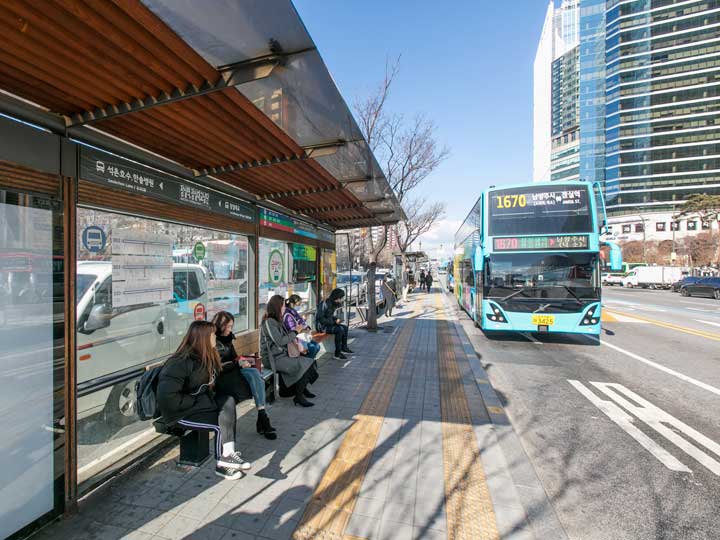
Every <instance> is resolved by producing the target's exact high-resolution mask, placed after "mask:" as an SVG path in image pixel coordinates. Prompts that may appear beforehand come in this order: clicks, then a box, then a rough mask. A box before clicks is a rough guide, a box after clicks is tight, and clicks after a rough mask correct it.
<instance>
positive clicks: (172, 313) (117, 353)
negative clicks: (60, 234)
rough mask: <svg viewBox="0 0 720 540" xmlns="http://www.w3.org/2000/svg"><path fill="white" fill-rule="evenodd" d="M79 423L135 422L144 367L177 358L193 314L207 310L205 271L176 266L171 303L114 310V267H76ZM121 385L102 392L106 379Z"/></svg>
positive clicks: (88, 264)
mask: <svg viewBox="0 0 720 540" xmlns="http://www.w3.org/2000/svg"><path fill="white" fill-rule="evenodd" d="M77 299H78V301H77V329H78V330H77V359H78V362H77V366H78V367H77V381H78V393H79V395H80V397H79V399H78V418H83V417H87V416H91V415H94V414H97V413H101V412H102V413H103V414H104V417H105V418H104V420H105V421H107V422H108V423H110V424H113V425H118V426H122V425H126V424H129V423H132V422H133V421H134V420H135V419H136V415H135V380H136V379H137V376H138V375H139V373H138V372H139V370H141V369H142V368H143V367H144V366H146V365H148V364H150V363H153V362H157V361H158V360H162V359H163V358H165V357H167V356H168V355H170V354H172V353H173V352H175V350H176V349H177V347H178V345H179V344H180V341H181V340H182V338H183V336H184V335H185V333H186V331H187V328H188V326H190V323H191V322H192V321H193V320H194V319H195V316H194V313H195V308H196V306H197V305H198V304H203V306H204V307H205V309H207V280H206V275H205V269H204V268H203V267H202V266H200V265H196V264H178V263H176V264H173V299H172V300H171V301H170V302H165V303H159V304H152V303H151V304H138V305H133V306H127V307H116V308H113V307H112V263H110V262H94V261H86V262H79V263H78V266H77ZM110 377H112V378H120V379H123V381H122V382H119V383H117V384H115V385H113V386H109V387H106V388H103V389H102V390H98V391H94V390H93V387H95V386H98V387H102V386H103V379H105V380H106V379H108V378H110Z"/></svg>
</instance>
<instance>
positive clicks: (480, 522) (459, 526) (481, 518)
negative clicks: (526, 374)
mask: <svg viewBox="0 0 720 540" xmlns="http://www.w3.org/2000/svg"><path fill="white" fill-rule="evenodd" d="M437 302H438V304H440V298H439V297H438V298H437ZM438 307H439V309H440V308H441V306H438ZM437 334H438V352H439V359H438V360H439V376H440V404H441V417H442V439H443V471H444V476H445V511H446V514H447V531H448V540H497V539H499V538H500V535H499V533H498V530H497V523H496V520H495V511H494V510H493V505H492V500H491V498H490V490H489V489H488V485H487V480H486V478H485V470H484V468H483V466H482V462H481V461H480V448H479V446H478V442H477V438H476V437H475V432H474V431H473V428H472V417H471V416H470V408H469V406H468V403H467V398H466V397H465V391H464V390H463V386H462V379H461V375H460V367H459V366H458V363H457V359H456V358H455V347H454V343H453V340H452V336H451V332H450V327H449V325H448V323H447V321H438V323H437ZM492 412H495V411H492ZM500 413H502V409H500Z"/></svg>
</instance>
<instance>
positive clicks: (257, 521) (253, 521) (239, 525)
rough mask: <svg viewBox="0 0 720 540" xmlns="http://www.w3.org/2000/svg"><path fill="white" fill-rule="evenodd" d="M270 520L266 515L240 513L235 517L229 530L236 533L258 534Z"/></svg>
mask: <svg viewBox="0 0 720 540" xmlns="http://www.w3.org/2000/svg"><path fill="white" fill-rule="evenodd" d="M269 518H270V516H269V515H268V514H249V513H246V512H242V513H240V514H238V515H237V516H235V519H234V520H233V523H232V526H231V528H232V529H233V530H236V531H242V532H246V533H253V534H258V533H259V532H260V531H261V530H262V528H263V527H264V526H265V523H266V522H267V520H268V519H269Z"/></svg>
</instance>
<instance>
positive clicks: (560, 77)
mask: <svg viewBox="0 0 720 540" xmlns="http://www.w3.org/2000/svg"><path fill="white" fill-rule="evenodd" d="M578 75H579V66H578V47H577V46H575V47H573V48H572V49H570V50H569V51H567V52H566V53H565V54H563V55H561V56H560V57H558V58H557V59H555V60H554V61H553V63H552V105H551V126H552V129H551V141H552V147H551V148H552V149H551V159H550V180H552V181H555V180H577V179H578V178H579V177H580V168H579V165H580V159H579V144H580V141H579V135H580V130H579V123H580V116H579V104H580V101H579V96H578V91H579V77H578Z"/></svg>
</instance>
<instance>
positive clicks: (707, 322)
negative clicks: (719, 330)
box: [695, 319, 720, 327]
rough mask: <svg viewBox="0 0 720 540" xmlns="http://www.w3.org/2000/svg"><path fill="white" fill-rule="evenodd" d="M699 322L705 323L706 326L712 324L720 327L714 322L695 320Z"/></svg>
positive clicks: (719, 324)
mask: <svg viewBox="0 0 720 540" xmlns="http://www.w3.org/2000/svg"><path fill="white" fill-rule="evenodd" d="M695 320H696V321H697V322H701V323H705V324H711V325H713V326H718V327H720V323H716V322H712V321H703V320H702V319H695Z"/></svg>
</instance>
